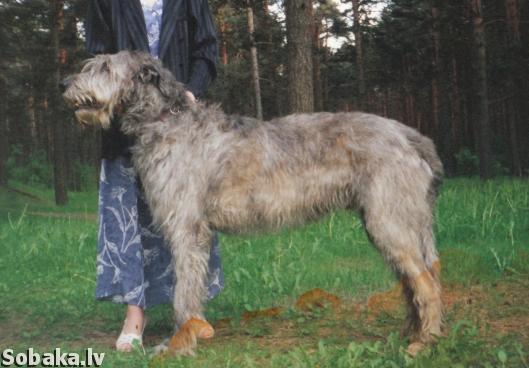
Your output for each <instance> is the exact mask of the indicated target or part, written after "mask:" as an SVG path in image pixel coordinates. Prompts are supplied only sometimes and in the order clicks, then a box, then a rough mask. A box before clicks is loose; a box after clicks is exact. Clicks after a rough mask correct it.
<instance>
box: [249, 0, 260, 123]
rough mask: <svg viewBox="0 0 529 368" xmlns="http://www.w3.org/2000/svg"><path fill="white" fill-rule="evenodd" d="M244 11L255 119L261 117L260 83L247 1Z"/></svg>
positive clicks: (252, 25) (250, 11) (253, 31)
mask: <svg viewBox="0 0 529 368" xmlns="http://www.w3.org/2000/svg"><path fill="white" fill-rule="evenodd" d="M246 11H247V13H248V33H249V34H250V54H251V56H252V80H253V88H254V92H255V115H256V117H257V119H259V120H262V119H263V105H262V102H261V83H260V82H259V60H258V59H257V46H256V45H255V25H254V22H253V21H254V19H253V9H252V7H251V5H250V2H249V1H248V4H247V7H246Z"/></svg>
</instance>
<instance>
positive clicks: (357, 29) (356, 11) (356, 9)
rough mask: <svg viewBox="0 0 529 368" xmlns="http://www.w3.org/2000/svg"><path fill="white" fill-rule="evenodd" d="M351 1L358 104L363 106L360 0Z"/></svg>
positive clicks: (364, 88) (364, 89)
mask: <svg viewBox="0 0 529 368" xmlns="http://www.w3.org/2000/svg"><path fill="white" fill-rule="evenodd" d="M352 3H353V22H354V23H353V33H354V36H355V51H356V76H357V81H358V86H357V87H358V90H357V91H358V105H359V107H360V108H361V109H363V108H364V103H365V101H364V98H365V93H366V81H365V75H364V74H365V73H364V49H363V45H362V29H361V25H360V0H352Z"/></svg>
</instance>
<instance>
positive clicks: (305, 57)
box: [285, 0, 314, 112]
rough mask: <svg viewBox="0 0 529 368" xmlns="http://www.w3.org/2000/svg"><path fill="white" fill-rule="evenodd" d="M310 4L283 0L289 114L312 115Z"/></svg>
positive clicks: (302, 1)
mask: <svg viewBox="0 0 529 368" xmlns="http://www.w3.org/2000/svg"><path fill="white" fill-rule="evenodd" d="M311 9H312V0H286V1H285V12H286V25H287V49H288V101H289V107H290V111H291V112H312V111H314V89H313V71H312V68H313V66H312V37H311V28H312V27H311V23H312V18H311V14H312V11H311Z"/></svg>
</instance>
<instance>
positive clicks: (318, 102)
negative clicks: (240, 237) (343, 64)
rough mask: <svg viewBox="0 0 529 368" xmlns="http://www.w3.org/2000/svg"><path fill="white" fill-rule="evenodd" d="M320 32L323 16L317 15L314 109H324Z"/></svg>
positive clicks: (314, 59)
mask: <svg viewBox="0 0 529 368" xmlns="http://www.w3.org/2000/svg"><path fill="white" fill-rule="evenodd" d="M320 32H321V18H320V16H317V17H315V18H314V23H313V29H312V47H313V51H314V52H313V54H312V64H313V72H314V76H313V79H314V110H315V111H322V110H323V84H322V80H321V62H320V58H321V51H322V50H321V41H320Z"/></svg>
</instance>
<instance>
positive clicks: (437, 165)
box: [407, 129, 444, 280]
mask: <svg viewBox="0 0 529 368" xmlns="http://www.w3.org/2000/svg"><path fill="white" fill-rule="evenodd" d="M407 137H408V141H409V142H410V144H411V145H412V147H413V148H415V150H416V151H417V153H418V155H419V157H420V158H421V159H422V160H423V161H424V162H425V163H426V164H427V165H428V167H429V169H430V170H431V172H432V180H431V182H430V185H429V188H428V195H427V200H428V204H429V206H430V211H431V216H432V217H430V218H429V219H428V220H429V224H428V226H426V227H425V228H424V229H423V231H422V233H421V238H422V239H421V240H422V241H421V243H422V247H423V255H424V259H425V261H426V263H427V264H428V266H429V267H431V268H432V270H433V271H432V272H433V273H432V275H434V277H435V278H436V279H437V280H438V279H439V267H440V266H439V265H440V263H439V256H438V253H437V250H436V247H435V239H434V234H433V228H432V225H433V216H434V215H433V212H434V208H435V202H436V200H437V195H438V191H439V187H440V185H441V183H442V180H443V175H444V170H443V164H442V162H441V160H440V159H439V156H438V155H437V151H436V149H435V145H434V143H433V142H432V140H431V139H430V138H428V137H425V136H423V135H421V134H420V133H418V132H417V131H415V130H411V129H410V131H408V133H407ZM435 265H437V266H435Z"/></svg>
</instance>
